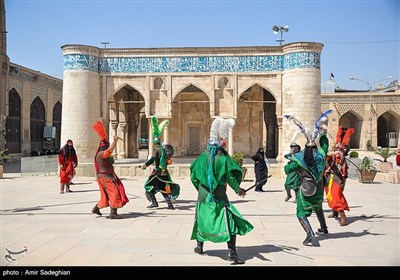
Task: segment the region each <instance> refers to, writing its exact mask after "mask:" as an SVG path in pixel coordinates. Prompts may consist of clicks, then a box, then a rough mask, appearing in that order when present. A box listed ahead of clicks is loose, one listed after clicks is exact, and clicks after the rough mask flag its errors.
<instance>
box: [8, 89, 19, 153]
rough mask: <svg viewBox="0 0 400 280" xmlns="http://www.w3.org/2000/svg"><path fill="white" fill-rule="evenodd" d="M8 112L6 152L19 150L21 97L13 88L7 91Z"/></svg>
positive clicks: (17, 151)
mask: <svg viewBox="0 0 400 280" xmlns="http://www.w3.org/2000/svg"><path fill="white" fill-rule="evenodd" d="M8 112H9V115H8V117H7V119H6V149H8V151H7V153H9V154H14V153H20V152H21V98H20V97H19V94H18V92H17V91H16V90H15V89H12V90H10V91H9V93H8Z"/></svg>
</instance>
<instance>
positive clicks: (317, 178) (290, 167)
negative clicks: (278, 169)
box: [284, 134, 329, 218]
mask: <svg viewBox="0 0 400 280" xmlns="http://www.w3.org/2000/svg"><path fill="white" fill-rule="evenodd" d="M319 143H320V148H319V149H318V151H317V152H316V153H314V162H315V165H314V166H312V167H308V166H307V165H306V163H305V162H304V150H303V151H301V152H299V153H296V154H295V155H294V156H293V157H292V161H290V162H288V163H287V164H286V165H285V167H284V171H285V174H287V175H288V174H291V173H293V172H298V171H299V170H300V169H301V168H303V169H305V170H307V171H308V172H309V173H310V174H311V175H312V178H313V181H314V182H315V183H316V184H317V186H318V187H317V190H316V192H315V194H313V195H312V196H304V193H303V191H302V188H301V187H300V188H299V192H298V194H297V212H296V215H297V217H298V218H300V217H302V216H306V217H309V216H310V215H311V214H312V212H313V211H314V212H317V211H319V210H322V201H323V199H324V184H323V176H324V169H325V166H326V154H327V152H328V148H329V141H328V138H327V137H326V135H325V134H322V135H321V137H320V140H319Z"/></svg>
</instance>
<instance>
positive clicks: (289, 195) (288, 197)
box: [285, 188, 292, 202]
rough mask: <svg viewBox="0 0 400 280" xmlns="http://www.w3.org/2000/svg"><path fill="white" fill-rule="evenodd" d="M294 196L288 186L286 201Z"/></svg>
mask: <svg viewBox="0 0 400 280" xmlns="http://www.w3.org/2000/svg"><path fill="white" fill-rule="evenodd" d="M291 198H292V195H291V194H290V189H289V188H286V198H285V202H287V201H288V200H289V199H291Z"/></svg>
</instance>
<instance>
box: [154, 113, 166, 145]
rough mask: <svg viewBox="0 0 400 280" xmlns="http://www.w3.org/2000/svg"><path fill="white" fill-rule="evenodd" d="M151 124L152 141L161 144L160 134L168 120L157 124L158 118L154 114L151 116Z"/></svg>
mask: <svg viewBox="0 0 400 280" xmlns="http://www.w3.org/2000/svg"><path fill="white" fill-rule="evenodd" d="M151 124H152V129H153V143H154V144H157V145H161V140H160V136H161V134H162V133H163V131H164V128H165V127H166V126H167V125H168V124H169V120H163V121H162V122H161V123H160V124H158V120H157V117H156V116H153V117H152V118H151Z"/></svg>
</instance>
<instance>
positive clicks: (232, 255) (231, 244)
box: [227, 235, 245, 264]
mask: <svg viewBox="0 0 400 280" xmlns="http://www.w3.org/2000/svg"><path fill="white" fill-rule="evenodd" d="M227 243H228V249H229V253H228V260H230V261H233V264H244V263H245V261H244V260H242V259H241V258H239V255H238V253H237V251H236V235H231V239H230V240H229V241H228V242H227Z"/></svg>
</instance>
